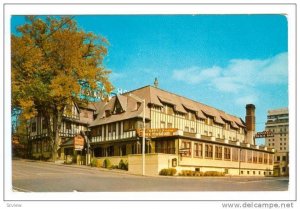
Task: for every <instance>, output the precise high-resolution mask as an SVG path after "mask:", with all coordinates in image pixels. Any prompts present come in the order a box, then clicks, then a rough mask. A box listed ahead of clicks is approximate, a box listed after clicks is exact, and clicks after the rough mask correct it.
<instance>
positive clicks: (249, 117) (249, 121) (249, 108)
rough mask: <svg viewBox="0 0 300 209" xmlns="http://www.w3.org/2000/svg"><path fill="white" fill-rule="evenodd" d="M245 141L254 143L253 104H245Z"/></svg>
mask: <svg viewBox="0 0 300 209" xmlns="http://www.w3.org/2000/svg"><path fill="white" fill-rule="evenodd" d="M245 119H246V130H247V134H246V143H249V144H254V135H255V105H253V104H247V105H246V118H245Z"/></svg>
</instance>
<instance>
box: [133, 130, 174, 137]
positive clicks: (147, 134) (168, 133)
mask: <svg viewBox="0 0 300 209" xmlns="http://www.w3.org/2000/svg"><path fill="white" fill-rule="evenodd" d="M176 131H178V129H177V128H146V129H145V137H146V138H157V137H164V136H173V135H174V133H175V132H176ZM136 133H137V135H138V136H139V137H143V129H142V128H139V129H137V130H136Z"/></svg>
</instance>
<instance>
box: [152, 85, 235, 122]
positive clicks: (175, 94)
mask: <svg viewBox="0 0 300 209" xmlns="http://www.w3.org/2000/svg"><path fill="white" fill-rule="evenodd" d="M149 87H150V89H158V90H160V91H163V92H167V93H169V94H173V95H175V96H178V97H181V98H183V99H187V100H190V101H192V102H196V103H199V104H201V105H204V106H206V107H208V108H213V109H215V110H217V111H220V112H222V113H225V114H227V115H230V116H233V117H236V118H241V117H239V116H235V115H232V114H229V113H227V112H225V111H224V110H220V109H218V108H215V107H212V106H209V105H207V104H204V103H202V102H199V101H196V100H193V99H190V98H187V97H185V96H182V95H179V94H176V93H173V92H170V91H167V90H164V89H161V88H158V87H154V86H151V85H149ZM150 92H151V91H150Z"/></svg>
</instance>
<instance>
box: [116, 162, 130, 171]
mask: <svg viewBox="0 0 300 209" xmlns="http://www.w3.org/2000/svg"><path fill="white" fill-rule="evenodd" d="M118 168H119V169H122V170H126V171H128V162H127V161H125V162H124V161H123V159H121V160H120V162H119V166H118Z"/></svg>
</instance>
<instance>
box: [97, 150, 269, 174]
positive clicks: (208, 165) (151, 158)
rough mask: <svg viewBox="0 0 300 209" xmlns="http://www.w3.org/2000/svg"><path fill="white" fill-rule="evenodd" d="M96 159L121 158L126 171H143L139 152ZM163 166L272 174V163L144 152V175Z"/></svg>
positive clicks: (139, 172)
mask: <svg viewBox="0 0 300 209" xmlns="http://www.w3.org/2000/svg"><path fill="white" fill-rule="evenodd" d="M96 159H99V160H100V161H101V165H102V164H103V161H104V160H105V159H109V160H110V162H111V164H112V165H118V164H119V162H120V160H121V159H122V160H123V161H124V162H126V161H127V162H128V172H130V173H133V174H139V175H142V173H143V157H142V155H141V154H135V155H128V156H114V157H101V158H96ZM172 160H175V161H176V165H172ZM173 166H174V167H173ZM165 168H175V169H176V170H177V174H178V173H180V172H181V171H182V170H192V171H195V170H198V171H201V172H206V171H218V172H224V173H226V174H228V175H241V176H272V175H273V165H268V164H251V163H243V162H241V163H239V162H233V161H224V160H211V159H195V158H187V157H182V158H181V157H179V158H178V155H173V154H163V153H159V154H158V153H152V154H145V175H150V176H153V175H159V172H160V171H161V170H162V169H165Z"/></svg>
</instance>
